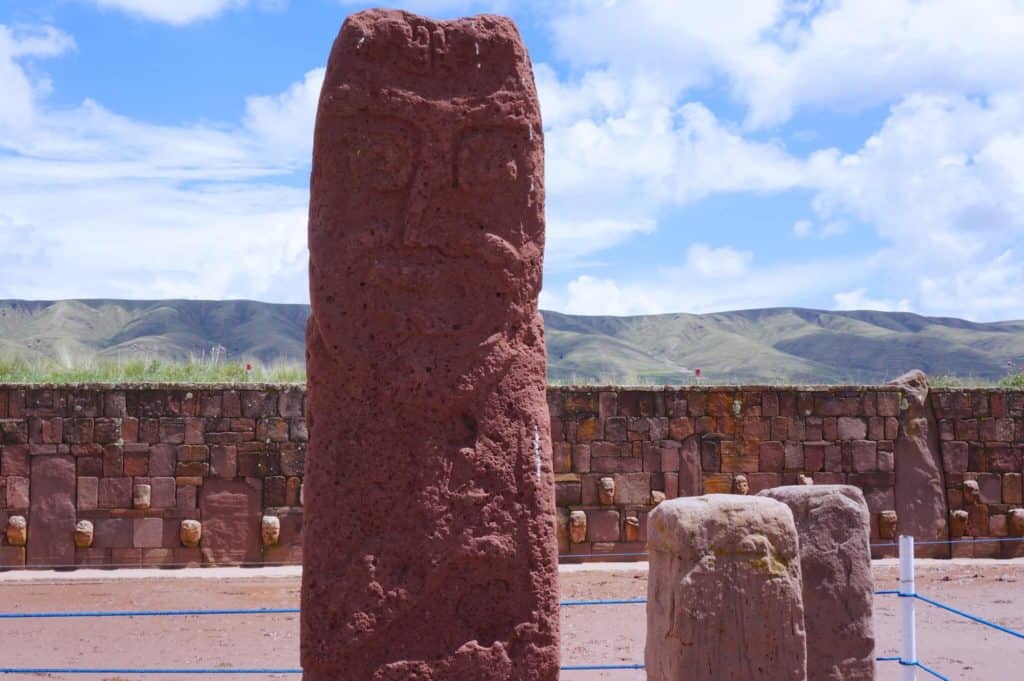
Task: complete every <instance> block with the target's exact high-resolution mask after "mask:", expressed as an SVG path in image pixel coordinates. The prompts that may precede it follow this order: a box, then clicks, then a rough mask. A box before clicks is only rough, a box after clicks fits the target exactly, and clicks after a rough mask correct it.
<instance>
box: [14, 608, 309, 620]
mask: <svg viewBox="0 0 1024 681" xmlns="http://www.w3.org/2000/svg"><path fill="white" fill-rule="evenodd" d="M298 612H299V609H298V608H260V609H255V610H241V609H240V610H110V611H102V610H98V611H91V612H90V611H84V612H0V619H5V620H18V619H48V618H62V617H162V616H172V615H189V616H191V615H280V614H295V613H298Z"/></svg>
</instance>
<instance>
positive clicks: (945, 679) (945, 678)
mask: <svg viewBox="0 0 1024 681" xmlns="http://www.w3.org/2000/svg"><path fill="white" fill-rule="evenodd" d="M915 666H916V667H917V668H918V669H923V670H924V671H926V672H928V673H929V674H931V675H932V676H934V677H935V678H937V679H942V681H949V677H948V676H943V675H942V674H940V673H938V672H937V671H935V670H934V669H929V668H928V667H926V666H925V665H924V664H922V663H920V662H918V663H917V664H916V665H915Z"/></svg>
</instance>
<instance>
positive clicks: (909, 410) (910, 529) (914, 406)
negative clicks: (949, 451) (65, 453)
mask: <svg viewBox="0 0 1024 681" xmlns="http://www.w3.org/2000/svg"><path fill="white" fill-rule="evenodd" d="M892 385H895V386H898V387H900V388H901V389H902V390H903V399H904V400H905V401H906V402H905V405H904V406H905V407H906V408H905V409H903V410H901V413H900V424H899V434H898V435H897V437H896V443H895V450H896V451H895V468H896V516H897V517H898V518H899V520H898V531H899V533H900V534H909V535H911V536H913V537H916V538H917V539H918V541H925V540H926V541H944V540H947V539H949V525H948V520H947V518H948V517H949V507H948V505H947V503H948V502H947V499H946V489H945V484H944V480H943V465H942V453H941V450H940V447H939V427H938V424H937V423H936V419H935V414H934V413H933V411H932V410H931V409H929V404H928V392H929V387H928V377H927V376H925V375H924V373H923V372H921V371H911V372H909V373H907V374H904V375H903V376H901V377H899V378H897V379H896V380H895V381H893V382H892ZM915 553H916V554H917V555H918V556H925V557H931V558H948V557H949V546H948V545H946V544H932V545H924V544H920V545H918V546H917V547H915Z"/></svg>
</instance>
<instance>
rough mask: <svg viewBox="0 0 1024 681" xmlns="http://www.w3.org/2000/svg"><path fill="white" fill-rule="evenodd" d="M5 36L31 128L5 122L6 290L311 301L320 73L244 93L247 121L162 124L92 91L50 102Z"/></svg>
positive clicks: (0, 222)
mask: <svg viewBox="0 0 1024 681" xmlns="http://www.w3.org/2000/svg"><path fill="white" fill-rule="evenodd" d="M3 35H9V34H8V33H3V32H0V36H3ZM7 45H8V48H7V52H6V55H5V54H4V53H3V52H0V65H3V64H7V65H8V66H9V67H10V69H12V72H13V73H14V76H15V80H16V81H21V82H26V83H28V84H29V86H30V87H29V94H28V95H27V103H26V102H25V101H22V102H20V103H19V106H21V107H22V108H26V107H27V108H28V109H29V111H30V112H31V125H29V126H27V127H26V126H22V127H21V128H15V127H14V126H12V125H9V124H7V125H0V243H3V244H4V249H5V256H4V257H5V262H6V263H11V262H13V263H14V266H13V267H5V268H4V270H3V275H2V276H0V297H33V298H59V297H85V296H93V297H111V296H122V297H127V298H146V297H156V298H159V297H204V298H222V297H250V298H263V299H267V300H282V301H302V300H304V299H305V298H306V283H305V269H306V256H305V238H306V230H305V223H306V212H307V204H308V196H307V194H308V192H307V189H306V188H305V181H306V180H305V175H304V172H301V171H304V170H305V169H306V168H307V167H308V160H309V156H310V154H309V149H310V144H311V139H312V127H313V111H314V110H315V99H312V96H311V94H310V93H311V92H313V91H315V90H317V89H318V87H319V82H320V79H322V70H314V71H311V72H310V73H308V74H306V77H305V78H304V79H303V80H302V81H300V82H299V83H296V84H294V85H292V86H291V87H290V88H288V89H287V90H286V91H285V92H284V93H281V94H279V95H275V96H270V97H252V98H250V99H249V100H247V102H246V117H245V120H244V122H243V124H241V125H236V126H225V125H218V126H211V125H206V124H196V125H186V126H159V125H153V124H148V123H144V122H140V121H136V120H133V119H129V118H126V117H124V116H120V115H117V114H115V113H113V112H110V111H108V110H106V109H105V108H104V107H102V106H101V105H100V104H98V103H96V102H93V101H89V100H87V101H85V102H83V103H82V104H81V105H80V106H77V107H74V108H72V109H54V108H52V107H50V106H47V104H46V102H45V101H44V100H43V99H42V98H41V95H40V94H39V92H38V89H37V88H35V84H34V83H33V82H32V80H31V78H30V77H29V76H28V74H27V72H26V71H25V69H24V68H23V67H22V66H21V65H20V63H19V61H18V60H17V59H15V58H14V56H13V55H14V54H16V51H12V50H11V49H10V48H9V45H10V42H8V43H7ZM2 49H4V44H3V43H0V50H2ZM40 49H41V48H40ZM40 49H37V50H36V51H35V52H34V53H35V54H38V53H40ZM55 52H56V50H55V49H51V50H50V52H49V53H55ZM11 105H12V104H11V100H7V101H4V102H3V103H0V121H7V120H9V118H10V117H9V116H8V117H6V118H5V115H4V112H9V111H10V110H11V109H10V107H11ZM297 170H298V171H300V172H299V173H296V171H297ZM293 173H296V174H295V175H293ZM282 176H283V177H284V178H285V179H283V180H282V179H280V178H281V177H282ZM289 177H294V180H292V181H289V179H288V178H289ZM43 235H45V237H43ZM40 263H45V265H41V264H40ZM44 273H45V274H44Z"/></svg>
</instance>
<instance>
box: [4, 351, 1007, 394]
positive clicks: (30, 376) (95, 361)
mask: <svg viewBox="0 0 1024 681" xmlns="http://www.w3.org/2000/svg"><path fill="white" fill-rule="evenodd" d="M305 382H306V367H305V365H303V364H301V363H299V362H295V361H288V360H280V361H276V362H260V361H258V360H254V359H250V360H232V361H226V360H219V361H217V360H211V359H208V358H206V357H193V358H190V359H188V360H184V361H175V360H167V359H157V358H149V357H135V358H131V359H121V360H115V359H106V358H103V359H100V358H86V359H82V358H76V359H73V360H69V361H66V362H58V361H56V360H53V359H47V358H34V359H25V358H22V357H0V383H56V384H60V383H305ZM929 382H930V384H931V385H932V387H935V388H953V389H956V388H992V387H1002V388H1024V371H1021V372H1014V373H1011V374H1008V375H1007V376H1006V377H1004V378H1003V379H1001V380H999V381H992V380H988V379H983V378H977V377H963V376H930V377H929ZM549 383H550V385H552V386H571V385H609V386H611V385H614V386H623V387H628V386H636V387H647V386H660V385H666V384H671V385H681V386H699V385H740V384H743V383H744V381H742V380H737V377H732V376H728V377H725V376H714V377H705V378H696V377H692V378H689V379H688V380H683V381H679V380H672V381H667V380H666V379H665V377H662V376H647V375H628V376H620V375H611V374H601V375H597V376H586V375H578V376H576V375H573V376H568V377H557V378H554V377H552V378H551V380H550V381H549ZM748 383H749V381H748ZM771 384H772V385H778V386H787V385H798V383H795V382H793V381H789V380H786V379H785V378H783V377H780V378H777V379H775V380H773V381H771Z"/></svg>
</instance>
